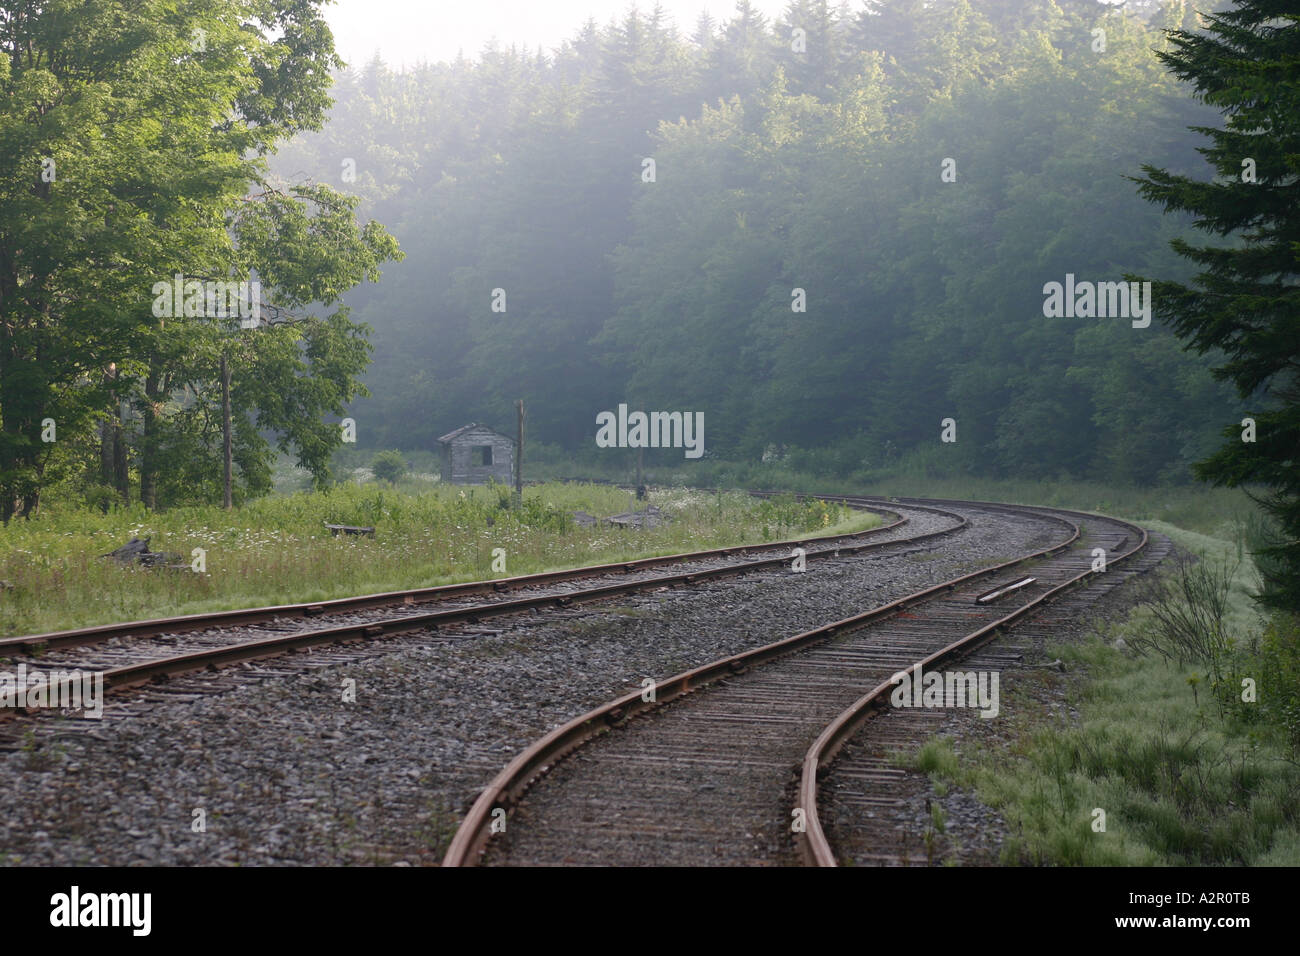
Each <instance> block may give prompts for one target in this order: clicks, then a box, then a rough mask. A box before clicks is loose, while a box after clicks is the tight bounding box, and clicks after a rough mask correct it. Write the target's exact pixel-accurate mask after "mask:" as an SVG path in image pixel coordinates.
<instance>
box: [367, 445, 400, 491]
mask: <svg viewBox="0 0 1300 956" xmlns="http://www.w3.org/2000/svg"><path fill="white" fill-rule="evenodd" d="M370 470H371V471H373V472H374V473H375V477H376V478H378V479H379V480H380V481H386V482H388V483H389V484H390V485H393V484H396V483H397V479H399V478H401V477H402V476H403V475H404V474H406V459H405V458H403V457H402V453H401V452H400V451H397V450H396V449H393V450H391V451H381V452H380V453H379V454H377V455H375V457H374V458H372V459H371V460H370Z"/></svg>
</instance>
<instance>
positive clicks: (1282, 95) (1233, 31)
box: [1135, 0, 1300, 612]
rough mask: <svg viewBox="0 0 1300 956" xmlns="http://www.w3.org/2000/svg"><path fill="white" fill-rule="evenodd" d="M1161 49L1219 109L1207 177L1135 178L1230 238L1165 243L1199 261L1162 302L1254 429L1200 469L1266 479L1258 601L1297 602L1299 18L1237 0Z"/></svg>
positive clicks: (1238, 482)
mask: <svg viewBox="0 0 1300 956" xmlns="http://www.w3.org/2000/svg"><path fill="white" fill-rule="evenodd" d="M1169 42H1170V49H1167V50H1164V51H1161V52H1160V53H1159V54H1158V55H1159V57H1160V59H1161V61H1162V62H1163V63H1164V64H1165V65H1166V66H1167V67H1168V68H1169V70H1170V71H1171V72H1172V73H1173V74H1174V75H1175V76H1177V77H1178V78H1179V79H1180V80H1182V81H1184V82H1187V83H1189V84H1190V85H1191V88H1192V90H1193V91H1194V93H1195V96H1196V97H1197V98H1198V99H1199V100H1201V101H1203V102H1204V103H1206V104H1208V105H1210V106H1212V107H1214V108H1216V109H1218V110H1219V111H1220V112H1221V113H1222V114H1223V116H1224V117H1225V121H1224V124H1223V126H1222V128H1212V127H1210V126H1208V125H1201V126H1196V127H1194V129H1195V130H1196V132H1198V133H1201V134H1203V135H1205V136H1207V137H1208V138H1209V140H1210V143H1209V145H1207V146H1204V147H1201V148H1199V150H1198V151H1199V152H1200V153H1201V155H1203V156H1204V157H1205V159H1206V160H1207V161H1208V162H1209V163H1210V165H1211V166H1212V168H1213V171H1214V174H1215V175H1214V178H1213V179H1211V180H1209V181H1206V180H1203V179H1200V178H1196V177H1192V176H1189V175H1185V174H1183V173H1181V172H1178V171H1172V172H1171V171H1170V170H1168V169H1163V168H1159V167H1157V166H1155V165H1150V164H1148V165H1144V166H1143V170H1144V171H1145V173H1146V178H1145V179H1140V180H1135V181H1136V182H1138V183H1139V190H1140V192H1141V194H1142V196H1144V197H1145V198H1146V199H1148V200H1150V201H1151V202H1153V203H1157V204H1159V205H1160V206H1162V207H1163V208H1164V209H1165V210H1167V211H1169V212H1173V213H1179V214H1186V213H1190V214H1192V215H1194V216H1195V217H1196V226H1197V227H1198V228H1199V229H1201V230H1203V231H1205V232H1207V233H1210V234H1212V235H1213V236H1215V237H1218V238H1228V239H1230V240H1231V241H1230V242H1228V243H1227V244H1216V245H1193V244H1192V243H1191V242H1189V241H1187V240H1185V239H1183V238H1177V237H1176V238H1174V239H1173V240H1172V241H1171V243H1170V246H1171V248H1172V249H1173V250H1174V251H1175V252H1176V253H1177V254H1178V255H1179V256H1181V257H1183V258H1184V259H1186V260H1188V261H1189V262H1191V263H1194V264H1195V265H1196V266H1197V267H1199V269H1200V271H1199V272H1198V273H1197V275H1196V276H1195V279H1194V282H1193V284H1192V285H1190V286H1189V285H1184V284H1182V283H1180V282H1174V281H1163V282H1158V283H1155V285H1154V292H1155V296H1156V302H1157V303H1158V304H1159V305H1158V311H1159V312H1160V314H1162V315H1163V316H1165V317H1167V318H1168V319H1169V321H1170V323H1171V325H1172V328H1173V329H1174V331H1175V332H1176V333H1177V334H1178V335H1179V337H1180V338H1181V339H1182V340H1183V341H1184V342H1185V344H1186V347H1187V348H1188V349H1189V350H1193V351H1195V352H1197V353H1199V354H1207V353H1208V354H1213V355H1215V356H1216V357H1218V358H1219V362H1218V364H1217V366H1216V368H1215V375H1216V376H1217V377H1219V378H1220V379H1222V380H1224V381H1228V382H1231V383H1232V384H1233V385H1234V386H1235V387H1236V390H1237V392H1238V394H1239V396H1240V397H1241V399H1242V400H1243V401H1245V402H1247V403H1248V405H1247V407H1248V409H1249V416H1248V417H1250V418H1252V419H1253V420H1254V426H1255V429H1256V437H1255V438H1254V439H1253V440H1246V439H1245V435H1244V433H1243V428H1242V426H1243V425H1245V424H1246V423H1245V422H1244V421H1243V422H1240V423H1238V422H1237V421H1233V418H1238V417H1240V416H1233V418H1227V416H1225V418H1227V420H1228V421H1231V422H1232V424H1231V425H1229V426H1228V427H1226V428H1223V429H1222V430H1221V434H1222V435H1223V437H1224V438H1225V439H1226V440H1225V442H1224V444H1223V445H1222V447H1220V448H1219V450H1218V451H1216V452H1215V453H1214V454H1212V455H1210V456H1209V457H1208V458H1207V459H1205V460H1204V461H1202V462H1201V463H1199V464H1198V466H1197V469H1196V471H1197V474H1198V475H1199V476H1200V477H1202V478H1204V479H1207V480H1209V481H1212V482H1214V483H1216V484H1221V485H1227V486H1229V487H1239V486H1248V485H1262V486H1263V487H1264V488H1265V489H1266V490H1267V493H1266V494H1264V495H1263V496H1262V504H1263V507H1264V509H1265V510H1266V511H1267V512H1268V514H1269V515H1271V516H1272V518H1273V519H1274V520H1275V522H1276V525H1277V527H1278V530H1279V532H1280V534H1279V535H1278V537H1277V539H1276V540H1275V541H1274V542H1272V543H1270V544H1269V545H1267V546H1266V548H1265V551H1266V552H1267V555H1268V556H1269V557H1270V558H1271V559H1272V561H1273V567H1274V572H1273V573H1270V574H1268V575H1267V576H1266V577H1265V580H1264V590H1263V593H1262V600H1263V601H1264V602H1265V603H1266V604H1268V605H1271V606H1273V607H1276V608H1283V609H1286V610H1289V611H1292V612H1295V611H1300V459H1298V458H1297V456H1296V454H1295V449H1296V448H1297V447H1300V372H1298V371H1297V366H1296V360H1295V357H1296V355H1297V353H1298V352H1300V245H1297V242H1296V236H1297V235H1300V205H1298V204H1297V203H1296V201H1295V188H1296V187H1295V184H1296V179H1297V177H1298V176H1300V87H1298V86H1297V84H1296V81H1295V50H1296V45H1297V42H1300V19H1298V18H1297V16H1296V9H1295V5H1294V4H1293V3H1285V2H1278V0H1237V2H1235V3H1233V4H1232V5H1231V7H1229V8H1228V9H1227V10H1225V11H1223V12H1221V13H1217V14H1211V15H1208V16H1207V17H1206V23H1205V26H1204V28H1203V29H1202V30H1199V31H1195V32H1188V31H1185V30H1175V31H1173V32H1171V33H1170V34H1169Z"/></svg>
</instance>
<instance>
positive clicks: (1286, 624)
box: [1256, 613, 1300, 755]
mask: <svg viewBox="0 0 1300 956" xmlns="http://www.w3.org/2000/svg"><path fill="white" fill-rule="evenodd" d="M1258 661H1259V668H1258V671H1257V675H1258V676H1257V677H1256V682H1257V684H1258V691H1259V704H1260V707H1261V708H1263V710H1264V712H1265V713H1266V714H1267V715H1268V716H1269V719H1270V720H1271V721H1272V722H1273V723H1275V724H1276V725H1277V726H1279V727H1281V728H1282V729H1283V730H1284V731H1285V732H1286V735H1287V738H1288V740H1289V741H1290V745H1291V750H1292V753H1293V754H1295V755H1300V620H1298V619H1297V618H1296V617H1295V616H1294V615H1288V614H1283V613H1279V614H1276V615H1275V616H1274V617H1273V618H1272V619H1271V620H1270V621H1269V622H1268V624H1267V626H1266V627H1265V628H1264V635H1263V639H1262V641H1261V642H1260V652H1259V659H1258Z"/></svg>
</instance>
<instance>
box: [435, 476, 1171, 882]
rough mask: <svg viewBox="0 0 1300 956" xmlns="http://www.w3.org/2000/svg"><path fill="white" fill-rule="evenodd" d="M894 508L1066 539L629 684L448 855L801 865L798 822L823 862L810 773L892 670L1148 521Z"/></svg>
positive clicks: (531, 755) (529, 758)
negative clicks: (1032, 525)
mask: <svg viewBox="0 0 1300 956" xmlns="http://www.w3.org/2000/svg"><path fill="white" fill-rule="evenodd" d="M828 497H829V496H828ZM840 500H849V499H843V498H842V499H840ZM852 500H854V501H855V502H856V503H858V504H874V505H877V506H880V505H882V504H884V502H883V501H882V500H880V499H852ZM904 505H907V506H918V505H920V506H925V507H935V506H941V507H960V508H962V509H963V510H965V511H967V512H968V513H969V512H970V511H971V510H972V509H973V510H977V511H984V512H993V513H1000V514H1003V515H1019V516H1022V517H1023V518H1025V519H1027V520H1032V521H1039V522H1045V523H1048V524H1051V525H1053V526H1055V527H1056V528H1057V529H1058V536H1057V539H1056V541H1055V542H1054V543H1053V544H1051V545H1050V546H1048V547H1046V548H1043V549H1040V550H1038V551H1035V552H1033V553H1030V554H1025V555H1021V556H1019V557H1016V558H1014V559H1012V560H1010V561H1006V562H1003V563H1000V564H998V565H996V566H994V567H990V568H985V569H983V570H979V571H975V572H973V573H969V574H965V575H962V576H960V577H957V578H954V579H952V580H949V581H946V582H943V583H941V584H938V585H936V586H932V587H929V588H926V589H924V590H922V591H918V592H916V593H913V594H910V595H908V596H906V597H904V598H902V599H900V600H896V601H892V602H890V603H888V604H885V605H882V606H880V607H877V608H873V609H871V610H869V611H866V612H865V613H861V614H858V615H855V616H853V617H850V618H846V619H844V620H841V621H836V622H834V623H832V624H828V625H825V626H823V627H819V628H816V629H813V630H810V631H805V632H803V633H800V634H796V635H793V636H791V637H788V638H786V639H784V640H782V641H778V642H776V643H773V644H769V645H766V646H764V647H760V648H757V649H755V650H751V651H747V652H745V653H741V654H737V655H734V656H732V657H728V658H724V659H722V660H718V661H714V662H713V663H711V664H707V665H705V666H703V667H697V668H694V669H692V670H690V671H687V672H685V673H682V674H678V675H676V676H674V677H672V678H669V679H667V680H665V681H662V682H659V683H657V684H655V685H654V686H653V694H648V693H647V692H646V691H645V690H643V691H641V692H634V693H631V694H628V695H625V696H623V697H620V698H617V699H615V700H612V701H609V702H607V703H606V704H604V705H602V706H600V707H597V708H595V709H593V710H591V711H589V712H588V713H586V714H583V715H581V716H579V717H577V718H575V719H573V720H571V721H569V722H568V723H566V724H564V725H563V726H561V727H558V728H557V729H555V730H554V731H552V732H551V733H549V734H547V735H546V736H545V737H543V738H542V739H540V740H538V741H537V742H535V743H534V744H533V745H531V746H530V747H528V748H527V749H526V750H524V751H523V752H522V753H520V754H519V755H518V756H517V757H516V758H515V759H514V760H512V761H511V762H510V763H509V765H508V766H507V767H505V768H504V769H503V770H502V771H501V772H500V773H499V774H498V775H497V777H496V778H495V779H494V780H492V781H491V783H490V784H489V785H488V786H487V787H486V788H485V789H484V790H483V792H482V793H481V794H480V796H479V797H478V799H477V800H476V801H475V803H474V805H473V806H472V807H471V809H470V812H469V813H468V814H467V815H466V817H465V819H464V821H463V822H462V824H461V827H460V829H459V830H458V832H457V833H456V835H455V837H454V838H453V840H452V843H451V845H450V847H449V849H448V852H447V854H446V856H445V859H444V864H445V865H453V866H455V865H470V864H474V863H477V862H480V860H481V859H483V858H484V855H485V854H486V861H487V862H492V863H496V862H510V863H524V864H547V863H605V864H636V863H695V864H698V863H708V862H722V863H732V864H744V863H755V862H765V863H772V862H776V863H781V862H795V856H794V843H795V842H796V841H792V840H791V839H790V836H791V830H792V819H793V820H795V821H798V822H800V823H802V824H803V828H802V831H801V830H800V828H799V827H797V826H796V827H793V830H794V833H795V834H796V836H797V843H798V847H799V851H800V852H801V854H802V856H803V858H804V861H805V862H814V863H817V864H820V865H831V864H833V863H834V862H835V855H834V851H833V849H832V848H831V846H830V844H829V842H828V840H827V838H826V834H825V830H824V828H823V826H822V824H821V819H820V815H819V813H818V800H819V790H818V784H819V780H821V779H824V777H825V775H826V773H827V769H828V768H830V767H831V766H832V765H833V761H834V758H835V756H836V754H837V753H838V752H839V750H840V748H841V747H843V745H844V743H845V742H846V741H847V740H849V739H850V738H851V737H853V735H854V734H855V733H857V732H859V731H860V730H861V729H862V728H863V726H864V725H865V724H867V723H868V720H869V718H870V716H871V715H872V714H874V713H877V712H879V710H880V708H881V706H882V703H883V704H887V703H888V692H889V691H890V690H892V687H893V684H892V683H891V682H890V680H889V678H890V677H891V676H892V675H894V674H896V673H898V672H900V671H906V670H909V669H915V668H917V667H918V666H919V667H923V668H927V669H930V670H933V669H935V668H938V667H942V666H944V665H946V664H949V663H952V662H953V661H955V660H958V659H960V658H961V657H963V656H965V655H969V654H970V653H971V652H972V651H974V650H976V649H978V648H979V647H981V646H982V645H984V644H986V643H988V642H989V641H991V640H992V639H993V638H995V637H996V636H997V635H999V634H1000V633H1002V632H1004V631H1005V630H1006V629H1008V628H1010V627H1012V626H1013V625H1014V624H1016V623H1017V622H1019V621H1020V620H1022V619H1024V618H1025V617H1027V616H1028V615H1030V614H1032V613H1034V612H1035V611H1037V610H1040V609H1041V608H1042V607H1044V606H1045V605H1046V604H1048V603H1049V602H1051V601H1054V600H1057V599H1059V598H1060V597H1061V596H1062V595H1064V594H1065V593H1066V592H1067V590H1069V589H1071V588H1076V587H1078V586H1079V585H1080V584H1082V583H1086V582H1088V581H1089V579H1097V578H1098V577H1099V575H1101V574H1102V573H1104V572H1099V571H1095V570H1094V563H1095V562H1096V556H1097V555H1098V554H1101V555H1103V556H1104V559H1105V560H1104V566H1105V569H1106V572H1110V571H1112V570H1115V569H1116V567H1117V566H1122V565H1123V564H1124V563H1125V562H1127V561H1130V560H1131V559H1133V557H1134V556H1135V555H1138V554H1140V553H1141V552H1143V551H1144V549H1145V548H1146V547H1147V544H1148V538H1147V535H1146V532H1145V531H1143V530H1142V529H1141V528H1138V527H1136V526H1134V525H1131V524H1129V523H1127V522H1121V521H1117V520H1115V519H1111V518H1106V517H1103V516H1099V515H1084V514H1080V513H1076V512H1064V511H1061V510H1059V509H1045V508H1027V507H1026V508H1021V507H1012V506H1006V505H999V504H994V503H971V502H943V501H921V500H913V499H903V500H902V501H901V502H897V503H895V502H894V500H893V499H891V500H890V506H891V507H894V506H904ZM1097 549H1100V551H1098V550H1097ZM1026 578H1029V579H1031V580H1028V581H1026V580H1025V579H1026ZM990 595H992V599H987V600H984V601H980V600H979V599H980V598H982V597H984V598H988V597H989V596H990ZM705 687H708V692H707V693H700V694H695V693H694V692H696V691H698V690H700V689H702V688H705ZM864 691H867V692H866V693H864ZM809 742H811V744H812V745H811V747H809ZM796 770H797V771H798V773H797V777H798V779H797V783H796V784H795V785H794V786H791V783H792V780H791V774H792V771H796ZM511 813H513V814H514V818H513V820H511V822H509V825H508V827H507V826H506V820H507V819H509V818H508V816H507V815H508V814H511Z"/></svg>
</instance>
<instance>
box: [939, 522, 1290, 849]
mask: <svg viewBox="0 0 1300 956" xmlns="http://www.w3.org/2000/svg"><path fill="white" fill-rule="evenodd" d="M1207 513H1208V511H1207ZM1147 524H1148V526H1149V527H1154V528H1155V529H1156V530H1158V531H1162V532H1164V533H1165V534H1168V535H1169V536H1170V537H1171V538H1172V539H1173V540H1174V541H1175V542H1176V543H1177V544H1178V545H1180V546H1181V547H1183V548H1186V549H1188V550H1189V551H1192V552H1194V553H1196V554H1198V555H1199V556H1200V558H1201V560H1202V561H1205V562H1210V563H1219V562H1226V564H1225V565H1224V566H1225V567H1229V568H1231V567H1233V566H1234V565H1236V561H1237V558H1238V550H1237V544H1236V542H1235V541H1233V540H1231V539H1229V538H1223V537H1216V536H1213V535H1207V534H1201V533H1197V532H1189V531H1186V530H1184V529H1182V528H1178V527H1175V526H1173V525H1170V524H1167V523H1163V522H1156V523H1151V522H1147ZM1221 524H1222V525H1223V526H1225V527H1227V526H1230V525H1231V521H1230V520H1228V516H1224V520H1223V521H1222V522H1221ZM1245 557H1246V559H1245V560H1244V561H1242V562H1241V563H1240V565H1239V566H1237V569H1236V573H1235V575H1234V577H1233V580H1232V588H1231V591H1230V597H1229V602H1228V606H1227V613H1226V615H1225V621H1226V624H1227V632H1228V633H1229V634H1230V635H1232V636H1231V638H1230V642H1231V643H1230V645H1229V651H1228V661H1227V663H1226V665H1225V668H1224V670H1225V679H1224V680H1223V681H1222V683H1221V685H1220V689H1219V691H1218V692H1216V691H1215V689H1214V686H1213V685H1214V680H1213V674H1212V673H1211V668H1209V667H1207V666H1206V664H1205V663H1204V662H1201V661H1191V660H1184V661H1181V662H1180V661H1177V660H1165V659H1163V658H1162V657H1161V656H1160V655H1158V654H1146V655H1142V654H1138V653H1135V652H1134V647H1135V646H1138V645H1140V644H1141V642H1142V641H1143V639H1144V638H1147V637H1149V636H1150V635H1151V633H1152V631H1153V628H1154V621H1153V616H1152V614H1151V612H1150V610H1149V609H1148V608H1145V607H1139V608H1138V609H1136V610H1135V611H1134V612H1133V613H1132V614H1131V615H1129V616H1128V617H1127V619H1125V620H1124V621H1123V622H1121V623H1119V624H1116V625H1111V626H1109V627H1106V628H1104V629H1100V630H1098V631H1096V632H1095V633H1093V634H1092V635H1091V636H1090V637H1089V638H1088V639H1087V640H1086V641H1085V642H1083V643H1073V644H1063V645H1061V646H1059V647H1055V648H1049V649H1048V654H1049V657H1059V658H1060V659H1061V660H1063V661H1064V662H1065V664H1066V666H1067V668H1068V669H1069V670H1070V671H1071V672H1073V673H1076V674H1082V675H1084V681H1083V685H1082V687H1083V692H1082V696H1081V697H1077V696H1075V697H1072V698H1071V703H1072V705H1073V706H1075V707H1076V709H1077V711H1078V713H1077V716H1075V715H1071V716H1068V717H1067V716H1065V714H1064V713H1063V712H1059V711H1058V713H1057V715H1055V716H1053V715H1052V714H1049V713H1047V712H1045V711H1044V709H1043V708H1042V707H1041V706H1040V705H1038V703H1037V701H1036V699H1035V696H1034V695H1033V694H1032V693H1030V692H1029V690H1028V689H1025V690H1020V691H1017V690H1012V691H1010V692H1009V693H1007V692H1005V691H1004V701H1003V712H1004V714H1007V715H1009V716H1008V718H1007V719H1009V720H1011V721H1012V728H1013V734H1012V739H1013V741H1014V742H1013V743H1012V744H1011V745H1010V747H1009V748H1007V749H1005V750H1004V749H1003V748H999V747H983V746H981V747H979V748H976V749H973V748H970V747H966V748H964V751H965V752H964V753H963V754H962V755H961V756H960V757H959V756H958V755H957V754H956V753H954V751H953V749H952V745H951V743H950V742H949V741H947V740H943V739H937V740H933V741H931V742H930V743H928V744H926V746H925V747H924V748H922V750H921V751H920V753H919V754H917V755H916V757H915V762H914V765H915V766H916V767H917V768H918V769H921V770H923V771H926V772H928V773H930V774H931V776H932V778H933V779H935V780H937V781H939V782H940V783H941V784H942V785H943V786H948V785H956V786H962V787H965V788H968V789H972V790H974V791H976V792H977V793H978V795H979V797H980V798H981V799H982V800H983V801H984V802H985V803H987V804H988V805H990V806H993V807H996V808H997V809H999V810H1000V811H1001V813H1002V814H1003V815H1004V817H1005V818H1006V819H1007V821H1008V823H1009V825H1010V827H1011V829H1012V830H1013V832H1015V833H1016V834H1017V836H1016V837H1015V838H1014V839H1013V840H1012V841H1011V842H1010V843H1008V844H1007V845H1006V846H1005V847H1004V852H1003V856H1004V862H1007V863H1020V862H1031V863H1040V864H1043V863H1045V864H1061V865H1141V866H1156V865H1170V866H1186V865H1248V866H1268V865H1285V866H1295V865H1297V864H1300V759H1298V758H1300V754H1298V753H1297V751H1296V747H1295V740H1294V738H1293V737H1292V736H1290V735H1289V734H1288V733H1287V730H1286V721H1285V720H1280V719H1279V707H1278V704H1279V702H1280V701H1282V700H1283V699H1284V698H1285V697H1286V696H1287V695H1288V693H1289V694H1292V695H1293V694H1294V690H1291V691H1289V692H1288V690H1287V688H1286V687H1285V686H1283V683H1282V682H1283V681H1284V680H1286V679H1289V678H1286V677H1285V674H1286V670H1285V669H1283V668H1282V667H1279V665H1278V657H1277V655H1273V656H1269V653H1268V649H1267V641H1265V640H1264V635H1265V632H1266V622H1265V619H1264V618H1263V617H1262V616H1261V615H1260V614H1259V612H1258V611H1257V610H1256V608H1255V605H1254V603H1253V602H1252V601H1251V599H1250V597H1249V593H1250V592H1251V591H1253V590H1254V588H1255V587H1256V584H1257V582H1256V580H1255V575H1254V568H1253V565H1252V564H1251V563H1250V561H1249V556H1248V555H1247V556H1245ZM1296 637H1297V635H1296V634H1294V633H1291V634H1289V635H1287V636H1286V638H1285V641H1284V643H1285V644H1286V646H1287V647H1288V648H1289V651H1286V652H1284V653H1283V657H1287V655H1288V654H1289V655H1290V657H1289V660H1290V661H1291V664H1290V665H1286V666H1290V667H1292V668H1293V667H1294V648H1295V640H1296ZM1246 678H1249V679H1250V680H1252V681H1254V682H1255V685H1256V686H1257V691H1256V695H1255V696H1256V699H1255V700H1253V701H1247V700H1244V699H1243V697H1244V696H1249V694H1248V692H1247V691H1246V690H1244V688H1245V686H1246V685H1244V684H1243V683H1242V682H1243V680H1244V679H1246ZM1066 679H1067V677H1065V676H1063V675H1059V674H1056V673H1055V672H1051V671H1041V672H1037V676H1030V677H1025V678H1022V681H1030V682H1032V681H1035V680H1037V681H1043V682H1048V683H1051V682H1054V681H1063V680H1066ZM1023 686H1024V685H1023V684H1022V687H1023ZM1098 809H1101V810H1104V811H1105V831H1104V832H1099V831H1098V830H1096V829H1094V821H1095V820H1097V819H1098V818H1097V816H1096V814H1095V811H1096V810H1098Z"/></svg>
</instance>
